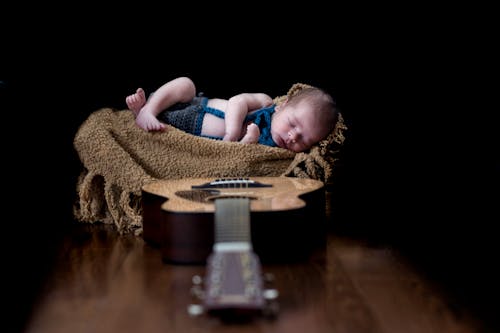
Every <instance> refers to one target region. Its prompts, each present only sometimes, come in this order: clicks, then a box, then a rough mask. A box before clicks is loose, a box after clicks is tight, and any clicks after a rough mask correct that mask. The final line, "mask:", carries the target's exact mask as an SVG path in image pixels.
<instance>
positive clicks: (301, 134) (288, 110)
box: [271, 102, 328, 152]
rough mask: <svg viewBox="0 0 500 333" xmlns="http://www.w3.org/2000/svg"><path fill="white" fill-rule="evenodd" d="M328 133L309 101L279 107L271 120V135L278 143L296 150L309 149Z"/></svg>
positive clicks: (280, 145) (282, 146)
mask: <svg viewBox="0 0 500 333" xmlns="http://www.w3.org/2000/svg"><path fill="white" fill-rule="evenodd" d="M327 134H328V129H326V126H325V125H324V124H322V123H321V121H320V120H319V119H318V118H317V117H316V113H315V110H313V109H312V107H311V106H310V105H308V104H307V103H304V102H302V103H299V104H297V105H293V106H292V105H288V104H284V105H282V106H281V107H277V109H276V113H275V114H274V115H273V119H272V122H271V135H272V138H273V140H274V142H276V144H277V145H278V146H279V147H281V148H285V149H289V150H292V151H295V152H301V151H305V150H308V149H309V148H311V147H312V146H313V145H314V144H315V143H317V142H319V141H320V140H321V139H323V138H324V137H325V136H326V135H327Z"/></svg>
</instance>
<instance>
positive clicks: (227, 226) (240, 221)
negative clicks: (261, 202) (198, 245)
mask: <svg viewBox="0 0 500 333" xmlns="http://www.w3.org/2000/svg"><path fill="white" fill-rule="evenodd" d="M215 208H216V209H215V243H214V251H215V252H218V251H229V250H238V251H242V250H246V251H250V250H251V249H252V241H251V233H250V199H249V198H221V199H217V200H215Z"/></svg>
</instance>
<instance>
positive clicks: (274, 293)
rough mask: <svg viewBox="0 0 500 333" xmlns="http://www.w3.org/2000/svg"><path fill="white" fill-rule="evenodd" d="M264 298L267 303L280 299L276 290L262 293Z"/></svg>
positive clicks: (265, 290)
mask: <svg viewBox="0 0 500 333" xmlns="http://www.w3.org/2000/svg"><path fill="white" fill-rule="evenodd" d="M262 296H263V297H264V298H265V299H266V300H267V301H273V300H275V299H277V298H278V296H279V292H278V290H276V289H264V291H263V292H262Z"/></svg>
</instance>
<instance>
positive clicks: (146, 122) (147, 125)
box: [135, 108, 165, 132]
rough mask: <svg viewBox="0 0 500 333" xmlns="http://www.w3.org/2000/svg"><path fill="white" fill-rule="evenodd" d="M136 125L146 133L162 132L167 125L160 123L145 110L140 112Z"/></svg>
mask: <svg viewBox="0 0 500 333" xmlns="http://www.w3.org/2000/svg"><path fill="white" fill-rule="evenodd" d="M135 123H136V124H137V125H138V126H139V127H140V128H142V129H143V130H145V131H148V132H149V131H162V130H164V129H165V124H164V123H162V122H160V121H159V120H158V119H157V118H156V117H155V116H154V115H153V114H151V113H150V112H148V111H147V110H146V109H145V108H144V109H142V110H141V112H139V114H138V115H137V117H136V118H135Z"/></svg>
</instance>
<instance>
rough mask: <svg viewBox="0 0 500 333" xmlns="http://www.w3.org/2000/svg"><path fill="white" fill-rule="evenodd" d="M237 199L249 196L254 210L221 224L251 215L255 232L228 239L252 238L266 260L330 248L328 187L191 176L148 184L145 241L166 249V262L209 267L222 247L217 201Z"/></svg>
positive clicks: (293, 180) (282, 259)
mask: <svg viewBox="0 0 500 333" xmlns="http://www.w3.org/2000/svg"><path fill="white" fill-rule="evenodd" d="M235 198H240V199H241V198H246V199H247V201H248V206H244V205H243V206H242V205H241V204H236V206H237V207H239V208H238V209H236V210H235V212H236V213H238V214H236V213H235V214H236V216H229V215H227V213H223V214H225V215H224V216H226V215H227V216H226V218H222V220H223V221H224V222H221V225H225V226H226V227H227V226H229V227H231V226H232V225H236V223H235V221H236V220H238V218H241V216H245V214H249V218H248V220H249V221H248V224H249V228H248V229H245V230H246V231H245V232H243V233H228V234H225V236H224V237H223V238H224V239H225V240H226V241H227V240H228V239H227V238H229V240H231V239H230V238H232V237H234V238H235V239H234V240H231V241H237V242H242V241H243V242H247V243H248V242H249V240H251V244H252V250H253V251H255V253H256V254H257V255H258V257H259V258H260V260H262V261H263V262H289V261H296V260H303V259H306V258H308V257H309V256H310V254H311V253H312V252H313V251H315V250H316V249H318V248H324V246H325V245H326V221H325V204H326V203H325V191H324V185H323V183H322V182H321V181H319V180H314V179H305V178H295V177H251V178H222V179H213V178H186V179H172V180H158V181H155V182H151V183H149V184H146V185H145V186H143V188H142V200H141V203H142V215H143V238H144V240H145V241H146V242H147V243H148V244H150V245H152V246H155V247H159V248H160V249H161V254H162V259H163V260H164V261H165V262H170V263H179V264H205V263H206V262H207V258H208V257H209V255H210V254H212V252H213V250H214V245H215V244H216V232H215V231H216V229H215V227H216V226H215V215H216V211H218V209H217V208H216V207H217V206H218V205H217V204H216V203H217V202H222V201H221V199H235ZM234 205H235V204H234V203H231V204H230V205H229V206H230V207H233V206H234ZM232 209H234V208H232ZM219 213H220V214H222V213H221V212H218V213H217V214H219ZM233 213H234V212H233ZM238 216H240V217H238ZM226 227H223V228H222V229H221V230H219V231H220V232H221V233H222V232H223V230H225V228H226ZM229 230H232V229H231V228H229ZM233 231H234V230H233ZM241 235H245V236H244V237H243V238H242V236H241Z"/></svg>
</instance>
